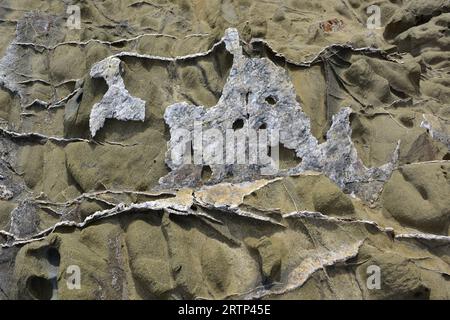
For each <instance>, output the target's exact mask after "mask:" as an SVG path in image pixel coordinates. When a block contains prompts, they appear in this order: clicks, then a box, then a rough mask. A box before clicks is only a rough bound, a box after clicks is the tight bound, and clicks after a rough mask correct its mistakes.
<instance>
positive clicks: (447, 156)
mask: <svg viewBox="0 0 450 320" xmlns="http://www.w3.org/2000/svg"><path fill="white" fill-rule="evenodd" d="M442 160H450V153H446V154H445V156H444V157H443V158H442Z"/></svg>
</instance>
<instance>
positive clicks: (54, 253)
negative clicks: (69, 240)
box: [47, 247, 61, 267]
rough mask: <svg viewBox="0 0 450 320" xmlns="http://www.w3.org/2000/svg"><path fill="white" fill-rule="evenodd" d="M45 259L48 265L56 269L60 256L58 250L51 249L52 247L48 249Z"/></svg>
mask: <svg viewBox="0 0 450 320" xmlns="http://www.w3.org/2000/svg"><path fill="white" fill-rule="evenodd" d="M47 259H48V262H50V264H51V265H52V266H56V267H58V266H59V263H60V261H61V256H60V254H59V251H58V249H56V248H53V247H52V248H48V250H47Z"/></svg>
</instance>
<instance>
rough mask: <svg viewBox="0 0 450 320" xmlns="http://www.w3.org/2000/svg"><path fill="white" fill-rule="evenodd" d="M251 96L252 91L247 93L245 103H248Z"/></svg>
mask: <svg viewBox="0 0 450 320" xmlns="http://www.w3.org/2000/svg"><path fill="white" fill-rule="evenodd" d="M249 97H250V92H247V93H246V94H245V103H246V104H248V98H249Z"/></svg>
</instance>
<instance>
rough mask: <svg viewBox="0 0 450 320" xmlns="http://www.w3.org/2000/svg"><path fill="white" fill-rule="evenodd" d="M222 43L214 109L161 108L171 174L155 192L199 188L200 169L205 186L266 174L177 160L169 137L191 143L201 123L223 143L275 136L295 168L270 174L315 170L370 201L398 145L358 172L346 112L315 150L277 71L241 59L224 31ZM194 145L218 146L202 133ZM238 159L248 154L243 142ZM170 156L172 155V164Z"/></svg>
mask: <svg viewBox="0 0 450 320" xmlns="http://www.w3.org/2000/svg"><path fill="white" fill-rule="evenodd" d="M224 41H225V45H226V48H227V50H228V51H229V52H230V53H231V54H233V56H234V60H233V66H232V69H231V71H230V75H229V77H228V80H227V83H226V84H225V87H224V89H223V93H222V96H221V98H220V100H219V102H218V103H217V105H216V106H214V107H212V108H209V109H206V108H204V107H203V106H195V105H191V104H188V103H186V102H181V103H176V104H173V105H171V106H169V107H168V108H167V109H166V112H165V116H164V119H165V121H166V123H167V124H168V125H169V127H170V130H171V135H172V138H171V141H170V142H169V145H168V147H169V148H168V151H167V154H166V163H167V165H168V166H169V167H170V168H171V169H172V172H170V173H169V174H168V175H167V176H165V177H163V178H161V179H160V184H161V187H163V188H173V187H179V186H190V187H195V186H199V185H201V184H202V183H205V181H202V169H203V167H204V166H210V168H211V171H212V173H211V177H210V179H209V180H208V181H206V183H207V184H215V183H218V182H222V181H231V182H242V181H248V180H255V179H261V178H264V175H263V174H262V169H263V168H266V167H267V164H265V163H262V162H258V163H257V164H253V163H249V161H247V164H237V163H236V162H235V163H234V164H229V163H225V164H217V163H215V162H214V161H213V160H214V159H212V158H211V157H208V155H205V152H204V153H203V160H202V161H203V162H202V164H198V163H195V164H194V163H192V162H190V161H185V157H190V156H191V155H190V154H187V153H186V152H184V153H183V152H181V153H180V152H179V151H177V150H178V149H177V148H178V147H179V142H180V140H179V139H180V137H179V136H178V135H177V132H180V130H186V131H188V132H189V133H190V134H191V139H192V137H194V139H193V140H195V137H197V136H199V134H198V133H197V132H196V131H195V130H196V128H195V123H201V124H202V128H201V129H202V132H205V131H207V130H209V129H214V130H218V131H216V132H219V133H220V134H222V137H226V135H227V134H226V132H227V131H229V130H235V132H238V131H239V130H241V131H242V130H243V131H246V130H254V131H258V130H260V129H261V128H262V127H263V128H266V129H265V130H267V132H268V137H269V138H268V139H270V137H271V136H274V135H275V134H276V133H279V143H280V147H284V148H286V149H289V150H293V151H294V152H295V155H296V157H297V158H299V159H298V161H299V163H298V165H297V166H296V167H294V168H290V169H286V170H278V172H276V173H274V174H273V176H286V175H294V174H298V173H301V172H305V171H307V170H314V171H318V172H323V173H324V174H325V175H327V176H328V177H329V178H330V179H331V180H333V181H334V182H335V183H336V184H337V185H338V186H339V187H341V188H342V189H343V190H344V191H345V192H347V193H354V194H356V195H358V196H360V197H361V198H363V199H365V200H368V201H375V200H376V199H377V197H378V194H379V192H380V190H381V188H382V186H383V182H384V181H386V180H387V179H388V178H389V177H390V174H391V172H392V170H393V169H394V166H395V163H396V161H397V156H398V155H397V153H398V147H397V149H396V150H394V152H393V155H392V159H391V161H390V162H389V163H387V164H385V165H383V166H381V167H379V168H366V167H365V166H364V164H363V163H362V161H361V160H360V159H359V158H358V155H357V151H356V148H355V147H354V145H353V142H352V140H351V127H350V122H349V116H350V114H351V112H352V110H351V109H350V108H343V109H341V110H340V111H339V112H338V113H337V114H335V115H334V116H333V120H332V125H331V128H330V129H329V131H328V133H327V139H326V142H324V143H322V144H319V142H318V140H317V139H316V138H315V137H314V136H313V134H312V133H311V125H310V119H309V117H308V116H307V115H306V114H305V113H303V111H302V107H301V105H300V104H299V103H298V102H297V100H296V92H295V89H294V86H293V84H292V82H291V80H290V78H289V76H288V75H287V73H286V72H285V70H283V69H281V68H280V67H278V66H276V65H275V64H274V63H273V62H272V61H270V60H269V59H266V58H247V57H246V56H244V55H243V54H242V47H241V45H240V41H239V35H238V32H237V30H236V29H233V28H230V29H227V31H226V34H225V37H224ZM239 121H240V122H241V123H242V127H241V128H240V129H238V130H236V129H235V128H234V126H235V123H236V122H239ZM202 140H203V141H202V148H203V150H208V149H211V148H212V149H213V148H215V144H216V143H217V142H218V141H217V139H214V138H211V137H210V136H207V135H203V137H202ZM192 149H193V151H194V156H193V158H194V159H195V157H196V155H195V152H197V151H198V147H197V146H196V143H195V141H194V142H193V148H192ZM177 152H178V153H177ZM246 154H249V155H250V154H252V151H251V150H250V147H249V145H248V144H247V145H246ZM174 155H175V156H176V157H179V159H177V161H175V159H174ZM223 158H225V156H223ZM180 160H181V161H180ZM247 160H248V159H247ZM300 161H301V162H300Z"/></svg>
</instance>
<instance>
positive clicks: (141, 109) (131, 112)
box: [89, 57, 145, 137]
mask: <svg viewBox="0 0 450 320" xmlns="http://www.w3.org/2000/svg"><path fill="white" fill-rule="evenodd" d="M120 64H121V61H120V59H118V58H113V57H110V58H106V59H104V60H102V61H100V62H98V63H96V64H95V65H94V66H93V67H92V69H91V72H90V75H91V77H93V78H104V79H105V81H106V83H107V84H108V87H109V88H108V91H107V92H106V93H105V95H104V96H103V98H102V100H101V101H100V102H99V103H96V104H95V105H94V106H93V107H92V111H91V115H90V119H89V128H90V131H91V135H92V137H94V136H95V134H96V133H97V131H98V130H100V129H101V128H102V127H103V125H104V124H105V120H106V119H112V118H114V119H117V120H122V121H127V120H135V121H144V119H145V101H144V100H142V99H139V98H135V97H133V96H131V95H130V93H129V92H128V90H127V89H126V88H125V83H124V82H123V79H122V76H121V75H120V73H121V65H120Z"/></svg>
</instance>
